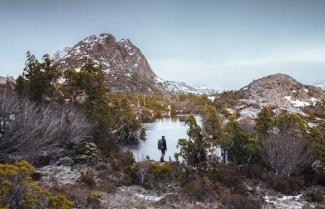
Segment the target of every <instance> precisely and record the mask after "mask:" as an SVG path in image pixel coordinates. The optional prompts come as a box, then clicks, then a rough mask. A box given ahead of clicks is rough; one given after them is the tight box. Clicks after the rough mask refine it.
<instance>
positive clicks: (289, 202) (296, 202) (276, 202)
mask: <svg viewBox="0 0 325 209" xmlns="http://www.w3.org/2000/svg"><path fill="white" fill-rule="evenodd" d="M301 196H302V195H297V196H282V197H277V196H268V195H267V196H265V197H264V200H265V202H266V203H267V204H269V205H271V206H273V208H275V209H284V208H286V209H303V208H305V206H306V205H308V206H309V207H310V208H314V207H313V206H312V205H309V203H307V202H306V201H304V200H302V199H301Z"/></svg>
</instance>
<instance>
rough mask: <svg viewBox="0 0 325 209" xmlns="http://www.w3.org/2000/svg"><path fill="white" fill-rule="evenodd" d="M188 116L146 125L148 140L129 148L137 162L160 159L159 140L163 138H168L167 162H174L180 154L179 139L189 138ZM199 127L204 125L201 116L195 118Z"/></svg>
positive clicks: (158, 120)
mask: <svg viewBox="0 0 325 209" xmlns="http://www.w3.org/2000/svg"><path fill="white" fill-rule="evenodd" d="M186 117H187V115H179V116H177V117H176V118H164V119H157V120H156V121H155V122H152V123H144V124H143V126H144V128H145V129H146V139H145V140H140V142H139V143H138V144H137V145H132V146H128V147H127V149H128V150H130V151H131V152H132V153H133V155H134V157H135V159H136V161H141V160H143V159H145V158H146V156H149V157H150V158H151V159H153V160H157V161H158V160H159V159H160V154H161V153H160V150H158V139H159V138H161V136H165V137H166V141H167V151H166V155H165V160H168V159H169V158H171V159H172V160H174V159H175V158H174V154H175V153H176V152H178V148H177V147H176V145H177V143H178V139H181V138H187V126H186V125H185V118H186ZM195 118H196V120H197V122H198V124H199V125H202V119H201V117H200V116H199V115H196V116H195Z"/></svg>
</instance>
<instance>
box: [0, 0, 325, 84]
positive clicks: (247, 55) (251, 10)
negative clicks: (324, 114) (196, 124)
mask: <svg viewBox="0 0 325 209" xmlns="http://www.w3.org/2000/svg"><path fill="white" fill-rule="evenodd" d="M324 9H325V1H321V0H310V1H301V0H296V1H291V0H281V1H280V0H275V1H266V0H265V1H263V0H262V1H261V0H255V1H253V0H247V1H227V2H226V1H191V0H186V1H185V0H183V1H172V0H164V1H152V0H141V1H132V0H120V1H104V0H103V1H100V0H97V1H83V0H80V1H79V0H78V1H77V0H75V1H73V0H70V1H63V0H58V1H41V0H30V1H18V0H10V1H9V0H3V1H1V5H0V25H1V33H0V46H1V47H0V57H1V62H0V73H1V75H15V76H16V75H18V74H20V73H21V71H22V69H23V66H24V61H25V53H26V52H27V51H28V50H30V51H31V52H32V53H35V54H36V55H37V56H41V55H43V54H44V53H50V54H53V53H54V52H56V51H57V50H58V49H62V48H64V47H66V46H73V45H74V44H75V42H76V41H79V40H82V39H83V38H84V37H86V36H88V35H91V34H100V33H103V32H108V33H111V34H113V35H114V36H115V37H116V38H117V39H121V38H129V39H131V40H132V42H134V43H135V44H136V45H137V46H138V47H139V48H140V49H141V51H142V52H143V54H144V55H145V56H146V57H147V59H148V62H149V64H150V65H151V68H152V69H153V70H154V71H155V72H156V73H157V74H158V75H160V76H161V77H163V78H165V79H168V80H177V81H185V82H189V83H203V84H207V85H209V86H211V87H215V88H218V89H238V88H240V87H242V86H244V85H245V84H247V83H248V82H250V81H251V80H253V79H256V78H259V77H261V76H264V75H268V74H271V73H277V72H281V73H286V74H289V75H291V76H293V77H295V78H296V79H298V80H299V81H302V82H306V83H314V82H317V81H321V80H324V77H325V27H324V22H325V13H324Z"/></svg>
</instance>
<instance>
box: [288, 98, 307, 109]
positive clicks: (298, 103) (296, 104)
mask: <svg viewBox="0 0 325 209" xmlns="http://www.w3.org/2000/svg"><path fill="white" fill-rule="evenodd" d="M284 98H285V99H286V100H288V101H289V102H290V103H291V104H292V105H293V106H294V107H307V106H310V103H309V102H305V101H301V100H293V99H292V98H291V96H285V97H284Z"/></svg>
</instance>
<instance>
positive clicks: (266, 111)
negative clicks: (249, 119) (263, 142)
mask: <svg viewBox="0 0 325 209" xmlns="http://www.w3.org/2000/svg"><path fill="white" fill-rule="evenodd" d="M273 125H274V119H273V113H272V109H271V108H270V107H264V108H263V109H262V110H261V112H260V113H259V114H258V118H257V121H256V127H255V130H256V133H257V135H258V136H257V137H258V138H261V137H263V135H266V134H267V132H268V131H269V129H270V128H271V127H272V126H273Z"/></svg>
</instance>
